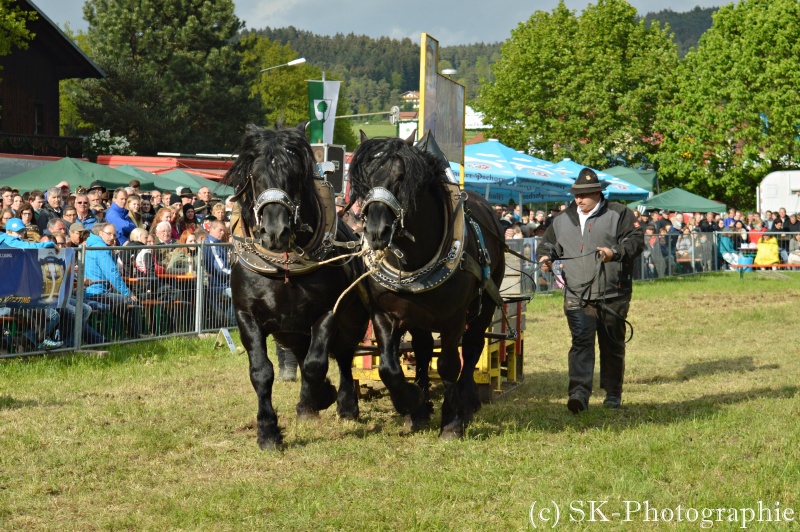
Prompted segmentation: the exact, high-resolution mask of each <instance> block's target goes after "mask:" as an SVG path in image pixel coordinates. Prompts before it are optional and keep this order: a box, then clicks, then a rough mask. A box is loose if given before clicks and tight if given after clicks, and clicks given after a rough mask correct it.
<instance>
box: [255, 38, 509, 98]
mask: <svg viewBox="0 0 800 532" xmlns="http://www.w3.org/2000/svg"><path fill="white" fill-rule="evenodd" d="M256 33H257V34H258V35H261V36H263V37H266V38H268V39H269V40H271V41H274V42H278V43H280V44H289V46H290V47H291V48H292V49H293V50H295V51H296V52H297V53H298V55H299V56H301V57H307V58H309V60H311V58H313V61H314V65H315V66H318V67H320V68H322V69H323V70H325V71H327V72H330V73H333V74H334V75H335V76H336V77H337V78H339V79H342V80H345V81H346V82H347V83H346V87H347V89H346V90H347V96H348V98H349V100H350V103H351V104H352V105H353V107H354V109H356V110H358V112H370V111H382V110H385V109H387V108H388V107H387V104H389V105H397V104H398V103H399V96H400V94H402V93H404V92H406V91H410V90H417V89H418V87H419V44H418V43H416V42H413V41H411V39H402V40H397V39H390V38H388V37H381V38H379V39H373V38H372V37H367V36H365V35H355V34H353V33H350V34H348V35H342V34H341V33H339V34H336V35H333V36H329V35H316V34H314V33H311V32H309V31H304V30H299V29H297V28H295V27H293V26H289V27H287V28H269V27H267V28H264V29H262V30H257V31H256ZM499 58H500V43H492V44H484V43H477V44H467V45H461V46H443V47H441V48H440V49H439V66H440V67H441V68H442V69H445V68H455V69H457V70H458V74H457V75H456V76H455V79H457V80H458V81H459V82H460V83H464V84H465V85H466V87H467V100H468V101H469V100H473V99H475V97H477V92H478V89H479V87H480V83H479V82H480V79H481V78H484V79H488V80H491V81H493V80H494V77H493V76H492V71H491V69H490V65H491V64H492V63H494V62H495V61H497V60H498V59H499Z"/></svg>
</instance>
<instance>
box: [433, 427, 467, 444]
mask: <svg viewBox="0 0 800 532" xmlns="http://www.w3.org/2000/svg"><path fill="white" fill-rule="evenodd" d="M439 439H440V440H441V441H455V440H463V439H464V431H463V430H455V429H445V430H442V432H441V433H440V434H439Z"/></svg>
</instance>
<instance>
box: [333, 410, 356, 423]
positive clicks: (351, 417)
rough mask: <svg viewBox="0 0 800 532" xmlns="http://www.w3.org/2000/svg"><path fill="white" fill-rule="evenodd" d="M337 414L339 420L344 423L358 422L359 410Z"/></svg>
mask: <svg viewBox="0 0 800 532" xmlns="http://www.w3.org/2000/svg"><path fill="white" fill-rule="evenodd" d="M337 414H339V419H341V420H343V421H358V410H356V411H355V412H352V411H348V412H337Z"/></svg>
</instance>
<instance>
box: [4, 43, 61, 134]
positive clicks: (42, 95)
mask: <svg viewBox="0 0 800 532" xmlns="http://www.w3.org/2000/svg"><path fill="white" fill-rule="evenodd" d="M0 65H2V66H3V70H2V71H0V78H2V82H0V105H2V109H0V115H1V116H2V118H1V119H0V131H2V132H4V133H14V134H19V135H33V134H37V135H50V136H57V135H58V133H59V131H58V126H59V108H58V79H57V78H56V76H55V74H54V72H53V65H52V63H51V62H50V61H49V60H48V59H47V58H45V57H44V55H43V54H42V53H41V52H40V51H39V50H37V47H36V46H33V45H31V46H30V47H29V49H28V50H16V51H14V52H13V53H11V54H10V55H7V56H5V57H1V58H0ZM37 106H38V108H39V110H40V113H39V114H40V115H41V116H40V117H39V123H40V125H39V128H38V131H37V127H36V115H37V113H36V108H37Z"/></svg>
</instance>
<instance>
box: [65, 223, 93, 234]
mask: <svg viewBox="0 0 800 532" xmlns="http://www.w3.org/2000/svg"><path fill="white" fill-rule="evenodd" d="M73 231H80V232H81V233H88V232H89V230H88V229H86V228H85V227H84V226H83V224H82V223H80V222H75V223H74V224H72V225H70V226H69V232H70V233H72V232H73Z"/></svg>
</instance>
